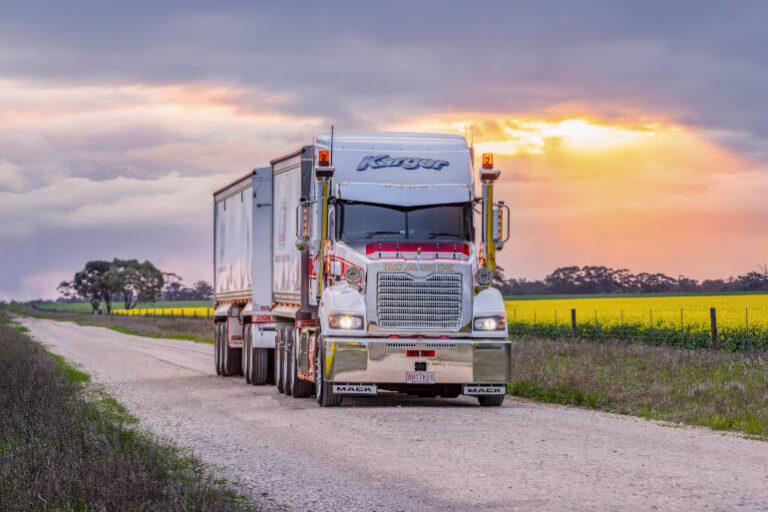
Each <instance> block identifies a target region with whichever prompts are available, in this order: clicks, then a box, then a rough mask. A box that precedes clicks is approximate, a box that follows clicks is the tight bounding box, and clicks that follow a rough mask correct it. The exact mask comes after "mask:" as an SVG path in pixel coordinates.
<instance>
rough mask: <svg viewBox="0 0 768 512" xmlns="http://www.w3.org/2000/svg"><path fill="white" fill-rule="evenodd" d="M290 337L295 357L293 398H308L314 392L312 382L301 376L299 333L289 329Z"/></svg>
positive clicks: (293, 365) (292, 360)
mask: <svg viewBox="0 0 768 512" xmlns="http://www.w3.org/2000/svg"><path fill="white" fill-rule="evenodd" d="M288 333H289V334H288V336H289V339H290V340H291V344H292V345H293V351H292V352H293V357H292V358H291V363H292V364H291V375H292V376H293V382H291V391H293V398H306V397H308V396H309V395H311V394H312V383H311V382H309V381H307V380H304V379H301V378H299V372H298V369H299V356H300V354H299V334H298V331H296V330H295V329H291V330H289V331H288Z"/></svg>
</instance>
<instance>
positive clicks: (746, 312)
mask: <svg viewBox="0 0 768 512" xmlns="http://www.w3.org/2000/svg"><path fill="white" fill-rule="evenodd" d="M744 314H745V315H746V316H745V318H746V323H747V352H749V348H750V347H749V307H747V308H745V309H744Z"/></svg>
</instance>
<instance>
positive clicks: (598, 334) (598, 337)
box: [595, 310, 600, 341]
mask: <svg viewBox="0 0 768 512" xmlns="http://www.w3.org/2000/svg"><path fill="white" fill-rule="evenodd" d="M599 339H600V329H598V327H597V310H595V341H597V340H599Z"/></svg>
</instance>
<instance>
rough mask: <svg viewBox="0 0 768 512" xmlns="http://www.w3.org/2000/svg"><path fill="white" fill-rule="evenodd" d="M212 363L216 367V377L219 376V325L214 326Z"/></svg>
mask: <svg viewBox="0 0 768 512" xmlns="http://www.w3.org/2000/svg"><path fill="white" fill-rule="evenodd" d="M213 332H214V337H213V339H214V342H213V362H214V364H215V365H216V375H221V324H220V323H218V324H215V325H214V329H213Z"/></svg>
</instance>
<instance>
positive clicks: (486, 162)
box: [483, 153, 493, 169]
mask: <svg viewBox="0 0 768 512" xmlns="http://www.w3.org/2000/svg"><path fill="white" fill-rule="evenodd" d="M483 169H493V153H483Z"/></svg>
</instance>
